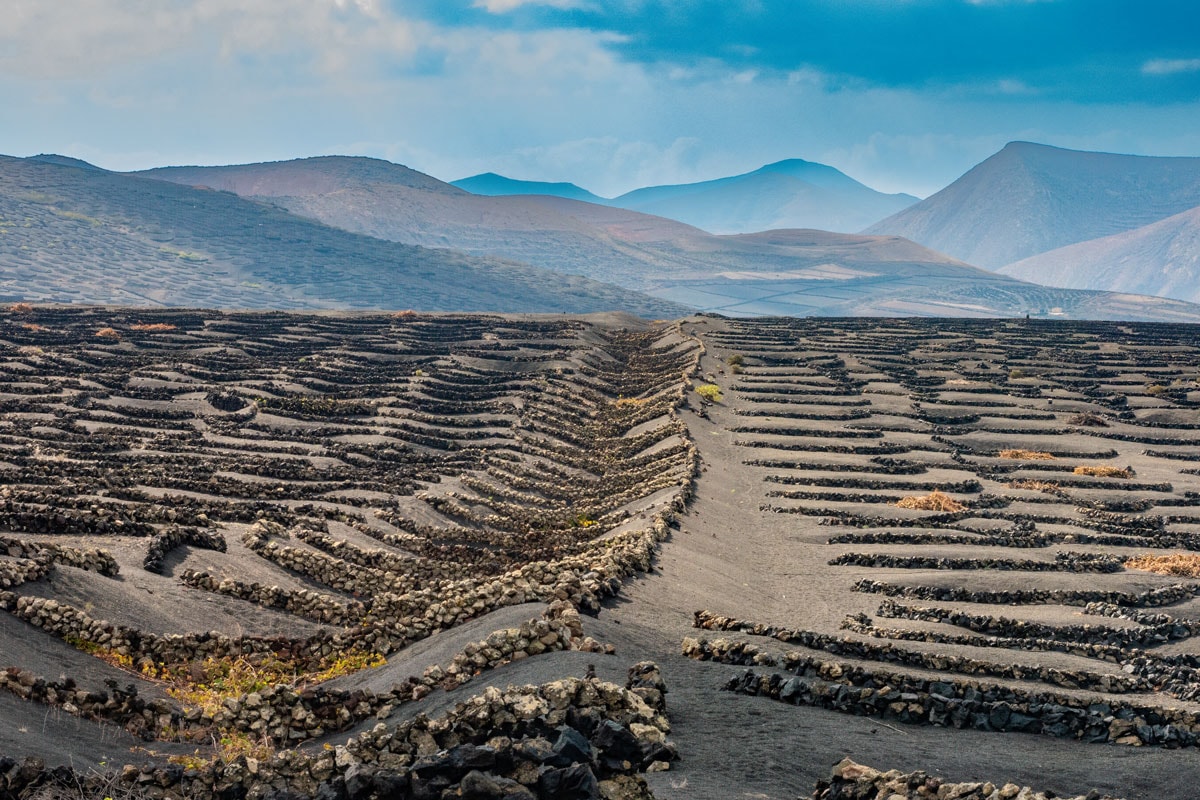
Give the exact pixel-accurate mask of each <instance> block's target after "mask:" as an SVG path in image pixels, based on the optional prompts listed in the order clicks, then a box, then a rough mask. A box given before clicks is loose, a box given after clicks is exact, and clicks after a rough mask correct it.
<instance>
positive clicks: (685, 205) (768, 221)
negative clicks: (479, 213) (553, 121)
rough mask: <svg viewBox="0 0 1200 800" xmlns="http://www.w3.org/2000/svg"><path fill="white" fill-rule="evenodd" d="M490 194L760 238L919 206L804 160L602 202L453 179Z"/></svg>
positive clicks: (481, 178) (507, 181) (842, 227)
mask: <svg viewBox="0 0 1200 800" xmlns="http://www.w3.org/2000/svg"><path fill="white" fill-rule="evenodd" d="M453 185H454V186H457V187H458V188H460V189H465V190H466V191H468V192H471V193H473V194H478V195H486V196H492V197H496V196H507V195H525V194H531V195H532V194H540V195H548V196H551V197H565V198H567V199H570V200H583V201H585V202H589V203H598V204H603V205H609V206H614V207H616V208H624V209H627V210H629V211H638V212H641V213H643V214H653V215H655V216H659V217H666V218H668V219H673V220H677V221H679V222H683V223H686V224H688V225H691V226H693V227H696V228H700V229H702V230H705V231H708V232H709V233H756V232H758V231H765V230H778V229H784V228H811V229H818V230H827V231H838V232H843V233H845V232H851V231H856V230H859V229H861V228H863V227H865V226H866V225H869V224H870V223H872V222H874V221H875V220H878V219H880V218H881V217H884V216H887V215H889V214H893V213H895V212H897V211H899V210H900V209H903V208H907V207H908V206H910V205H912V204H913V203H915V202H917V198H915V197H913V196H912V195H908V194H883V193H882V192H877V191H875V190H874V189H872V188H870V187H868V186H864V185H863V184H861V183H859V182H858V181H856V180H854V179H853V178H851V177H849V176H848V175H846V174H845V173H843V172H840V171H838V170H836V169H834V168H833V167H830V166H826V165H825V164H817V163H815V162H812V161H804V160H802V159H799V158H793V159H789V160H787V161H779V162H777V163H775V164H768V165H766V166H765V167H761V168H759V169H756V170H754V171H753V172H747V173H745V174H744V175H734V176H732V177H728V178H717V179H715V180H711V181H701V182H699V183H684V184H675V185H668V186H647V187H644V188H641V189H635V190H634V191H632V192H628V193H626V194H623V195H621V196H619V197H616V198H612V199H606V198H603V197H599V196H597V195H595V194H592V193H591V192H589V191H587V190H586V189H582V188H580V187H579V186H576V185H575V184H573V183H545V182H540V181H520V180H514V179H513V178H506V177H504V176H503V175H497V174H496V173H494V172H488V173H484V174H482V175H475V176H473V177H471V178H464V179H463V180H460V181H454V182H453Z"/></svg>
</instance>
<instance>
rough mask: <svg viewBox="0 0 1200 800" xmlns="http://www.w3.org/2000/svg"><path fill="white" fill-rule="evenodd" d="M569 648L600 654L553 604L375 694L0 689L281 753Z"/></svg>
mask: <svg viewBox="0 0 1200 800" xmlns="http://www.w3.org/2000/svg"><path fill="white" fill-rule="evenodd" d="M573 647H574V648H577V649H588V650H592V651H603V650H604V647H603V646H601V645H598V643H596V642H595V641H594V640H591V639H590V637H588V639H584V638H583V637H582V628H581V626H580V623H579V617H578V613H577V612H576V611H575V610H574V608H573V607H571V606H570V605H569V604H566V603H561V602H560V603H559V604H556V605H555V606H553V607H551V608H550V609H548V611H547V614H546V615H545V616H543V617H541V618H537V619H532V620H529V621H527V622H525V623H522V624H521V625H520V626H518V627H516V628H510V629H506V630H499V631H495V632H493V633H492V634H490V635H489V636H488V637H487V638H486V639H484V640H481V641H479V642H477V643H474V644H470V645H468V646H467V647H466V648H464V650H463V651H462V652H460V653H458V654H456V655H455V656H454V657H453V659H452V660H451V661H450V662H449V663H447V664H446V665H444V666H438V665H433V666H430V667H429V668H427V669H426V670H425V672H424V673H423V674H422V675H421V676H419V677H418V676H411V677H409V678H408V679H407V680H406V681H404V682H402V683H398V684H396V685H394V686H393V687H392V689H391V691H389V692H384V693H381V694H377V693H373V692H367V691H363V690H335V689H327V688H325V687H322V686H314V687H310V688H305V687H296V686H292V685H289V684H277V685H271V686H267V687H265V688H262V689H259V690H257V691H254V692H250V693H248V694H242V695H238V696H234V695H231V696H229V697H226V698H225V699H224V701H223V702H222V703H221V704H220V707H219V708H217V709H216V710H215V711H213V710H205V709H204V708H202V707H192V708H187V707H184V706H181V705H179V704H178V703H175V702H174V701H170V700H166V699H156V700H151V701H145V700H144V699H142V698H140V697H139V696H138V692H137V688H136V687H135V686H134V685H133V684H129V685H127V686H126V687H125V688H124V689H120V688H118V687H117V684H116V683H115V682H114V681H109V687H108V691H89V690H86V689H82V688H80V687H79V686H78V684H77V683H76V681H75V680H74V679H70V678H60V679H58V680H55V681H50V680H47V679H45V678H43V677H41V676H37V675H34V674H33V673H31V672H29V671H27V670H22V669H20V668H18V667H10V668H9V669H7V670H6V671H4V672H0V689H5V690H8V691H10V692H12V693H13V694H15V695H16V696H18V697H20V698H22V699H24V700H30V701H33V702H39V703H44V704H47V705H53V706H57V707H60V708H62V709H63V710H64V711H66V712H68V713H71V714H75V715H78V716H81V717H84V718H86V719H91V720H96V721H104V722H107V723H111V724H115V725H118V726H120V727H122V728H124V729H125V730H127V731H129V732H130V733H132V734H134V735H137V736H141V737H142V738H144V739H147V740H152V739H163V738H167V739H180V740H184V741H187V740H196V741H200V742H204V741H207V740H208V739H209V738H210V737H211V736H212V735H213V734H214V731H221V732H223V733H225V734H228V733H229V732H231V731H233V732H239V733H245V734H249V735H251V736H253V737H254V738H255V739H262V740H268V741H270V742H273V743H274V744H276V745H277V746H284V745H295V744H298V743H300V742H303V741H306V740H308V739H312V738H318V737H321V736H324V735H326V734H328V733H331V732H336V731H340V730H345V729H346V728H348V727H350V726H352V725H354V724H356V723H358V722H360V721H361V720H363V719H367V718H370V717H372V716H376V717H379V718H381V719H384V718H387V717H388V716H389V715H390V714H391V712H392V710H393V709H394V708H395V707H396V706H398V705H401V704H403V703H407V702H410V701H414V700H420V699H422V698H423V697H425V696H426V695H427V694H429V692H430V691H432V689H434V688H436V687H442V688H453V687H457V686H461V685H463V684H465V683H467V682H469V681H470V680H471V679H472V678H473V677H474V676H476V675H478V674H479V673H481V672H484V671H487V670H491V669H494V668H496V667H498V666H500V665H502V664H506V663H509V662H511V661H516V660H521V659H523V658H528V657H530V656H533V655H540V654H542V653H547V652H553V651H558V650H566V649H571V648H573Z"/></svg>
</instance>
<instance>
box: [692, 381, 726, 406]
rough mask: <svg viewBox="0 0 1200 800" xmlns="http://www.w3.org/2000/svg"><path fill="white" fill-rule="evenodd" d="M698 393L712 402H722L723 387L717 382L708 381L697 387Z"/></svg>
mask: <svg viewBox="0 0 1200 800" xmlns="http://www.w3.org/2000/svg"><path fill="white" fill-rule="evenodd" d="M696 394H698V395H700V396H701V397H703V398H704V399H705V400H707V401H709V402H710V403H719V402H721V387H720V386H717V385H716V384H715V383H706V384H703V385H701V386H697V387H696Z"/></svg>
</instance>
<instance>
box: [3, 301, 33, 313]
mask: <svg viewBox="0 0 1200 800" xmlns="http://www.w3.org/2000/svg"><path fill="white" fill-rule="evenodd" d="M8 310H9V312H10V313H12V314H32V313H33V306H31V305H29V303H13V304H12V305H11V306H9V307H8Z"/></svg>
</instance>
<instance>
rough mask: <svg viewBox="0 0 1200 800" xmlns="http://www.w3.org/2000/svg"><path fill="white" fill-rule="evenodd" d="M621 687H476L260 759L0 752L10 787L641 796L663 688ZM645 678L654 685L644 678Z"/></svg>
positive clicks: (670, 756)
mask: <svg viewBox="0 0 1200 800" xmlns="http://www.w3.org/2000/svg"><path fill="white" fill-rule="evenodd" d="M630 672H631V675H630V680H629V682H628V683H627V687H626V688H622V687H620V686H619V685H616V684H611V683H606V682H602V681H597V680H595V679H579V678H568V679H564V680H559V681H554V682H551V683H547V684H543V685H542V686H523V687H517V688H512V687H510V688H509V689H507V690H504V691H501V690H499V689H495V688H489V689H487V690H486V691H485V692H483V693H482V694H480V695H477V696H475V697H472V698H470V699H468V700H466V701H464V702H462V703H459V704H458V705H457V706H455V707H454V709H452V710H451V711H450V712H449V713H447V714H446V715H445V716H443V717H438V718H435V719H429V718H426V717H424V716H418V717H417V718H416V719H414V720H412V721H408V722H403V723H400V724H398V725H394V726H388V725H386V724H384V723H382V722H381V723H378V724H377V725H375V727H374V728H373V729H372V730H370V731H368V732H366V733H363V734H361V735H359V736H357V737H354V738H352V739H350V740H348V741H347V743H346V744H345V745H339V746H337V747H333V748H330V749H328V750H325V751H316V752H315V753H310V752H302V751H299V750H284V751H280V752H278V753H276V754H275V755H273V756H271V757H270V758H267V759H260V758H253V757H247V756H238V757H237V758H234V759H232V760H229V761H217V762H214V763H212V764H209V765H202V766H200V767H193V768H188V769H185V768H184V767H183V766H179V765H170V766H165V767H164V766H155V765H152V764H147V765H145V766H143V767H141V768H139V767H137V766H134V765H127V766H126V767H124V769H122V770H120V771H119V772H117V773H109V774H93V775H79V774H76V773H74V772H73V771H71V770H69V769H66V768H60V769H57V770H49V769H46V768H45V766H44V764H43V763H41V762H40V760H38V759H26V760H25V761H23V762H17V761H16V760H15V759H11V758H2V759H0V781H2V782H3V783H2V786H3V788H4V789H5V790H6V791H7V792H8V793H9V794H11V795H12V796H14V797H16V796H25V795H28V794H30V793H32V792H33V791H35V790H39V789H40V790H42V791H54V789H55V787H59V788H66V787H71V788H78V787H84V788H85V789H87V790H89V791H98V792H111V793H112V794H116V793H118V792H119V791H125V792H136V793H138V794H140V795H142V796H147V797H159V798H165V799H167V800H176V799H177V798H180V799H181V798H194V800H243V798H247V797H249V796H251V793H252V792H253V793H254V794H253V796H255V797H263V798H283V797H296V796H303V797H337V798H344V799H345V800H368V799H370V800H376V799H378V800H382V799H383V798H388V799H389V800H409V799H411V800H440V798H443V797H448V796H453V797H472V798H479V799H480V800H487V798H497V799H499V798H509V800H559V799H560V798H565V797H576V798H587V799H589V800H599V799H600V798H601V797H603V798H608V799H609V800H652V797H653V795H652V794H651V793H650V791H649V789H648V788H647V786H646V783H645V781H644V779H642V778H641V777H640V774H639V773H641V772H644V771H646V770H658V769H665V768H669V766H670V762H671V761H673V760H675V759H676V758H678V755H677V753H676V750H675V747H674V746H673V745H672V744H671V743H670V742H668V741H667V739H666V735H667V733H668V732H669V730H670V727H669V725H668V723H667V721H666V717H665V716H664V714H663V711H664V707H654V706H652V705H649V704H648V703H647V701H646V699H644V696H645V695H648V694H657V695H658V696H659V697H660V698H661V696H662V692H663V691H664V690H665V687H662V688H661V689H660V688H657V687H661V678H658V679H657V681H655V678H657V668H655V667H654V665H653V664H648V663H642V664H638V665H635V666H634V667H633V668H631V670H630ZM647 684H651V685H653V684H657V686H655V687H654V688H649V690H648V688H647Z"/></svg>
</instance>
